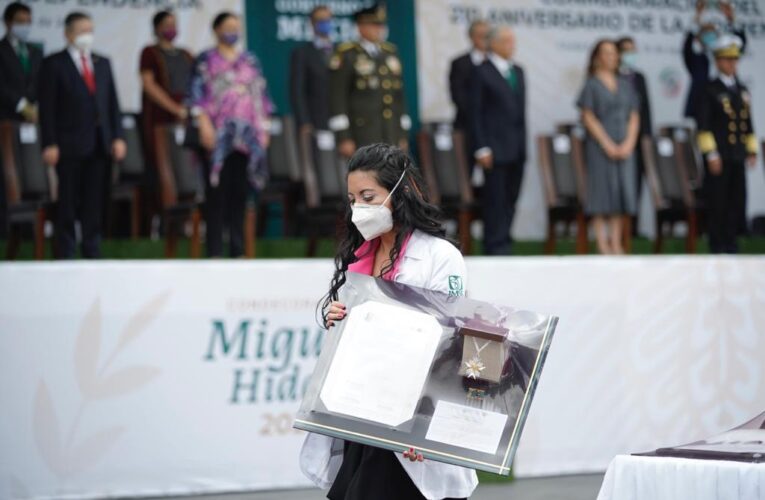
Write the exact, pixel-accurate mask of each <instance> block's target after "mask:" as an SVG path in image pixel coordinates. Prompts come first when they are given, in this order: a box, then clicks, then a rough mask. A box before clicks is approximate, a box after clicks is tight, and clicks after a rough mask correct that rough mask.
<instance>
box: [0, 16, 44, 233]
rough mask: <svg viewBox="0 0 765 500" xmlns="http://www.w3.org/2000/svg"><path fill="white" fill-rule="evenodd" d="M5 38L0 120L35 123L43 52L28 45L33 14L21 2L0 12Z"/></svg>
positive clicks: (0, 190)
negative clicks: (1, 13)
mask: <svg viewBox="0 0 765 500" xmlns="http://www.w3.org/2000/svg"><path fill="white" fill-rule="evenodd" d="M3 21H4V22H5V37H3V39H2V40H0V120H14V121H25V122H29V123H35V122H37V74H38V73H39V71H40V64H41V63H42V51H41V50H40V49H39V48H37V47H35V46H32V45H30V44H29V43H28V40H29V34H30V29H31V27H32V10H31V9H30V8H29V7H28V6H26V5H24V4H23V3H20V2H12V3H10V4H8V6H7V7H6V8H5V11H4V12H3ZM3 177H4V176H2V175H0V237H3V236H5V232H6V217H7V215H6V212H7V207H6V200H5V183H4V179H3Z"/></svg>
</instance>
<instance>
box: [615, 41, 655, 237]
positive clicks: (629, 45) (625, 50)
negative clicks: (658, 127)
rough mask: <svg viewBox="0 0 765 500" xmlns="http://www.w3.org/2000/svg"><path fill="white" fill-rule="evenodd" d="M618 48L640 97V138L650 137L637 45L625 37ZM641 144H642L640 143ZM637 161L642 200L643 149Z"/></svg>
mask: <svg viewBox="0 0 765 500" xmlns="http://www.w3.org/2000/svg"><path fill="white" fill-rule="evenodd" d="M616 48H617V49H618V50H619V59H620V65H619V74H620V75H621V76H622V77H623V78H624V79H625V80H627V81H628V82H630V83H631V84H632V87H633V88H634V90H635V95H636V96H637V97H638V101H640V103H639V109H640V137H641V138H642V137H646V136H648V137H650V136H651V134H652V133H653V132H652V127H651V123H652V122H651V102H650V101H649V99H648V85H647V84H646V80H645V76H643V73H641V72H640V71H638V70H637V57H638V52H637V45H636V44H635V40H634V39H633V38H632V37H628V36H627V37H624V38H621V39H619V40H618V41H617V42H616ZM638 144H640V142H638ZM635 160H636V164H637V168H636V169H635V170H636V174H637V184H636V185H637V199H638V200H639V199H640V189H641V187H642V184H643V173H644V172H645V166H644V163H643V148H641V147H637V148H635ZM632 221H633V223H632V233H633V235H637V229H638V217H637V214H636V215H633V216H632Z"/></svg>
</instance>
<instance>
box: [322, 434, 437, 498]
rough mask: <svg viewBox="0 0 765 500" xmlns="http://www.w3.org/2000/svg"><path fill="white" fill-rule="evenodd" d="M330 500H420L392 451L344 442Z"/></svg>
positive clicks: (415, 487)
mask: <svg viewBox="0 0 765 500" xmlns="http://www.w3.org/2000/svg"><path fill="white" fill-rule="evenodd" d="M327 498H329V499H330V500H392V499H395V500H422V499H424V498H425V497H424V496H422V493H420V490H418V489H417V486H415V485H414V483H413V482H412V479H411V478H410V477H409V474H407V473H406V471H405V470H404V468H403V467H401V463H400V462H399V461H398V458H397V457H396V454H395V453H393V452H392V451H388V450H383V449H380V448H374V447H372V446H365V445H363V444H358V443H352V442H350V441H346V442H345V447H344V449H343V463H342V465H341V466H340V470H339V471H338V472H337V478H335V482H334V483H333V484H332V488H330V490H329V493H327Z"/></svg>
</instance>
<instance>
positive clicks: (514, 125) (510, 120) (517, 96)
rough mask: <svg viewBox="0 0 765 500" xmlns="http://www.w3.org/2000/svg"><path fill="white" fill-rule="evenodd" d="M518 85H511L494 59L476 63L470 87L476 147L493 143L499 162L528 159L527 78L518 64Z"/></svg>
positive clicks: (493, 150)
mask: <svg viewBox="0 0 765 500" xmlns="http://www.w3.org/2000/svg"><path fill="white" fill-rule="evenodd" d="M514 70H515V71H516V77H517V82H518V87H517V89H516V90H513V89H511V88H510V85H509V84H508V82H507V81H506V80H505V78H504V77H503V76H502V75H501V74H500V73H499V71H498V70H497V68H496V67H495V66H494V64H493V63H492V62H491V61H490V60H488V59H487V60H486V61H484V62H483V64H481V65H480V66H476V68H475V71H474V72H473V78H472V80H471V82H472V83H471V87H470V117H471V120H470V122H471V124H472V125H471V129H472V130H471V132H472V134H473V148H474V151H477V150H478V149H481V148H484V147H489V148H491V151H492V155H493V156H494V163H495V164H508V163H524V162H525V161H526V82H525V78H524V74H523V68H521V67H520V66H518V65H517V64H516V65H514Z"/></svg>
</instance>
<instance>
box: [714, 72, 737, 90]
mask: <svg viewBox="0 0 765 500" xmlns="http://www.w3.org/2000/svg"><path fill="white" fill-rule="evenodd" d="M718 77H719V78H720V81H721V82H723V83H724V84H725V86H726V87H728V88H729V89H731V88H735V87H736V86H737V85H738V82H737V81H736V77H735V75H731V76H728V75H724V74H722V73H720V74H719V75H718Z"/></svg>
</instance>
